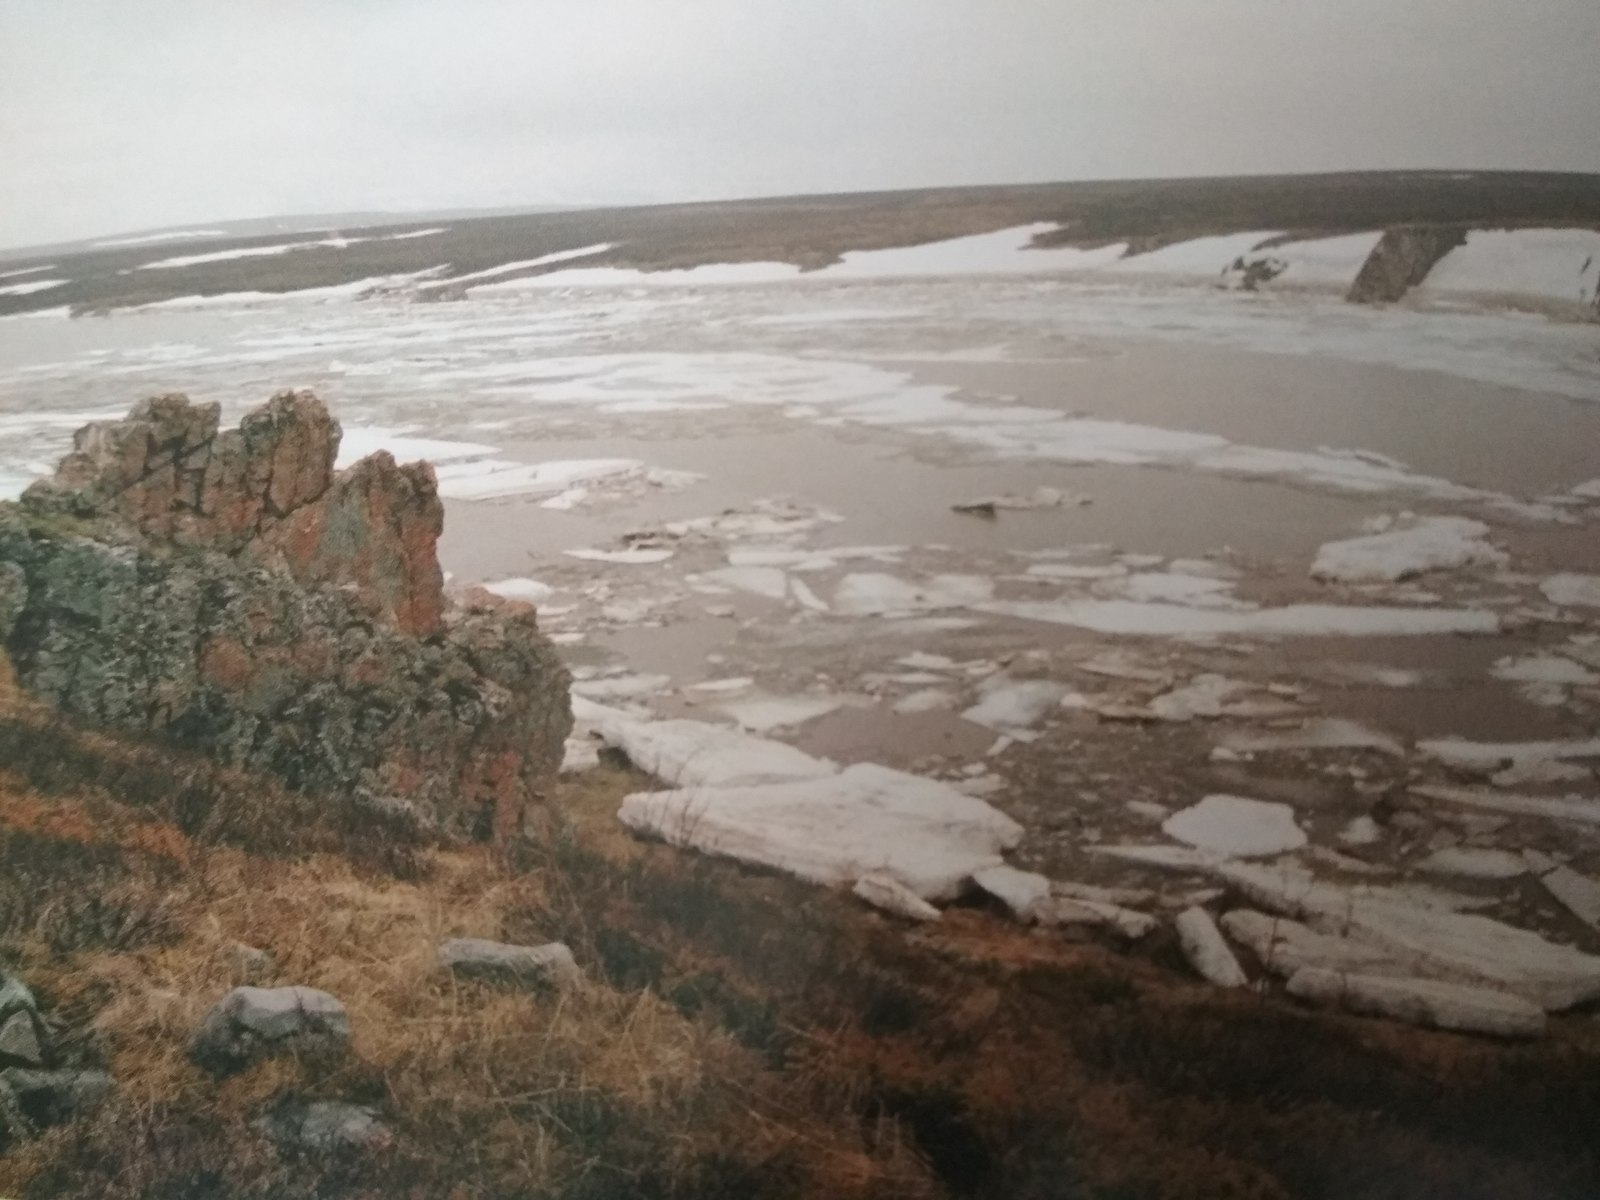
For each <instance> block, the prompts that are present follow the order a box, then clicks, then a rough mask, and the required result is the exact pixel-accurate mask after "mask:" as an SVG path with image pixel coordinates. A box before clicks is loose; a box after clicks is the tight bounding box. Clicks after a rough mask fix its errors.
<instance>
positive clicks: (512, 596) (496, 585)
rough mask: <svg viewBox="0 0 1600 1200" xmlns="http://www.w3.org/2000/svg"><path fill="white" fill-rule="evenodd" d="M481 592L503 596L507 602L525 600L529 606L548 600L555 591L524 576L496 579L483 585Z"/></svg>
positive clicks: (545, 584)
mask: <svg viewBox="0 0 1600 1200" xmlns="http://www.w3.org/2000/svg"><path fill="white" fill-rule="evenodd" d="M483 590H484V591H486V592H493V593H494V594H495V595H496V596H503V597H505V598H506V599H507V600H526V601H527V602H528V603H530V604H537V603H539V602H540V601H542V600H548V599H550V597H551V596H553V595H555V591H556V589H555V588H553V587H551V586H550V585H549V584H548V583H540V582H539V581H538V580H537V579H528V578H526V577H524V576H518V577H516V578H515V579H497V580H495V581H494V582H493V583H486V584H484V585H483Z"/></svg>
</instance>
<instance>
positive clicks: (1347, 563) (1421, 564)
mask: <svg viewBox="0 0 1600 1200" xmlns="http://www.w3.org/2000/svg"><path fill="white" fill-rule="evenodd" d="M1488 534H1489V527H1488V526H1487V525H1485V524H1484V523H1483V522H1482V521H1473V520H1469V519H1467V518H1466V517H1424V518H1422V519H1420V520H1417V521H1415V522H1414V523H1412V524H1411V525H1409V526H1408V527H1406V528H1402V529H1391V530H1388V531H1386V532H1384V533H1374V534H1369V535H1367V536H1365V537H1358V538H1350V539H1348V540H1346V541H1342V542H1327V543H1325V544H1324V545H1323V546H1322V548H1321V549H1320V550H1318V551H1317V557H1316V561H1315V562H1313V563H1312V564H1311V576H1312V578H1314V579H1321V580H1325V581H1329V582H1337V583H1395V582H1398V581H1399V580H1402V579H1411V578H1413V577H1414V576H1417V575H1422V574H1424V573H1426V572H1428V571H1445V570H1454V569H1456V568H1460V567H1468V566H1500V565H1502V564H1504V563H1505V562H1506V561H1507V558H1506V555H1505V553H1504V552H1503V551H1501V550H1498V549H1496V548H1495V547H1494V546H1492V545H1490V544H1489V543H1488V542H1487V541H1486V540H1485V538H1487V537H1488Z"/></svg>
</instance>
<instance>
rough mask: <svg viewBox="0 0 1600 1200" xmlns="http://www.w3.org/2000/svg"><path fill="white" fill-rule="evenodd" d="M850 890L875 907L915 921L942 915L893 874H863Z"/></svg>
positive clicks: (936, 917) (935, 919)
mask: <svg viewBox="0 0 1600 1200" xmlns="http://www.w3.org/2000/svg"><path fill="white" fill-rule="evenodd" d="M850 890H851V891H852V892H854V893H855V895H856V896H857V898H859V899H861V900H865V901H866V902H867V903H868V904H870V905H872V906H873V907H874V908H881V909H882V910H883V911H884V912H888V913H893V914H894V915H895V916H897V917H907V918H909V919H911V920H913V921H937V920H938V919H939V916H940V913H939V910H938V909H937V908H935V907H934V906H933V905H931V904H929V903H928V902H927V901H926V900H924V899H923V898H922V897H921V896H919V895H917V894H916V893H915V892H913V891H912V890H911V889H910V888H908V887H906V885H905V884H903V883H901V882H900V881H899V880H898V879H896V878H894V876H892V875H885V874H883V873H881V872H878V873H875V874H872V875H863V876H862V877H861V878H860V879H858V880H856V886H855V887H853V888H851V889H850Z"/></svg>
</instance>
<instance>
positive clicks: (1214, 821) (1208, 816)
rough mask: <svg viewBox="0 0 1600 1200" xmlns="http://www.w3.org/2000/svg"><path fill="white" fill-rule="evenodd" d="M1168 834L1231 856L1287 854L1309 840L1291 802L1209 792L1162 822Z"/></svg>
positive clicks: (1162, 827) (1247, 856)
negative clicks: (1252, 798) (1209, 793)
mask: <svg viewBox="0 0 1600 1200" xmlns="http://www.w3.org/2000/svg"><path fill="white" fill-rule="evenodd" d="M1161 829H1162V831H1163V832H1164V833H1166V834H1167V836H1168V837H1172V838H1176V839H1177V840H1178V841H1180V842H1187V843H1188V844H1189V845H1191V846H1194V847H1196V848H1197V849H1200V850H1209V851H1212V852H1213V853H1216V854H1221V855H1226V856H1229V857H1240V858H1252V857H1263V856H1266V855H1273V854H1283V853H1286V852H1287V851H1290V850H1298V849H1299V848H1300V847H1301V846H1304V845H1305V844H1306V835H1305V831H1304V830H1303V829H1301V828H1300V826H1299V825H1298V824H1296V823H1295V819H1294V809H1292V808H1290V807H1289V806H1288V805H1287V804H1278V803H1275V802H1273V801H1267V800H1250V799H1247V798H1245V797H1243V796H1225V795H1218V796H1207V797H1206V798H1205V799H1203V800H1201V801H1200V803H1198V804H1194V805H1191V806H1190V807H1188V808H1185V809H1183V810H1182V811H1180V812H1176V813H1173V814H1172V816H1170V817H1168V818H1167V819H1166V821H1165V822H1163V823H1162V826H1161Z"/></svg>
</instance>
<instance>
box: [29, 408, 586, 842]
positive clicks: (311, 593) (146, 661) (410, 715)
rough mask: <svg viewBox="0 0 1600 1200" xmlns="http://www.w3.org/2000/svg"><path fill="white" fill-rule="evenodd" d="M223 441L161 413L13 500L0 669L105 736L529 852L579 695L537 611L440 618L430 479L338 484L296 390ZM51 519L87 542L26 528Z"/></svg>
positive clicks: (383, 477) (317, 422) (438, 519)
mask: <svg viewBox="0 0 1600 1200" xmlns="http://www.w3.org/2000/svg"><path fill="white" fill-rule="evenodd" d="M217 425H218V410H217V407H216V406H215V405H193V404H190V403H189V402H188V401H187V400H186V399H184V398H183V397H182V396H162V397H157V398H156V399H153V400H147V401H145V402H143V403H141V404H140V405H139V406H138V407H136V408H135V409H134V410H133V412H132V413H130V414H129V416H128V417H127V418H126V419H125V420H122V421H107V422H100V423H97V424H95V425H91V426H88V427H86V428H85V429H83V430H81V431H80V432H79V434H78V435H77V437H76V438H75V440H74V444H73V450H72V453H70V454H69V455H68V456H67V457H66V458H65V459H64V460H63V461H62V464H61V466H60V469H59V470H58V471H57V473H56V476H55V478H54V479H52V480H48V481H45V482H43V483H41V484H36V485H35V486H34V487H33V488H31V489H29V492H28V494H27V495H26V496H25V497H24V501H23V504H22V511H21V512H18V510H17V509H16V507H14V506H12V505H7V504H0V649H4V651H5V652H6V653H5V654H0V662H5V661H7V659H8V657H9V661H10V662H11V663H13V664H14V665H15V667H16V674H17V678H18V682H20V683H21V685H22V686H23V687H24V688H26V689H27V690H28V691H30V692H32V693H33V694H35V695H37V696H39V697H40V698H42V699H45V700H47V701H49V702H51V703H54V704H56V705H58V706H60V707H61V708H62V709H63V710H64V711H66V712H68V713H70V714H71V715H73V716H74V717H76V718H78V719H81V720H85V721H88V722H90V723H92V724H95V725H99V726H103V727H108V728H119V729H134V730H138V731H141V732H145V733H150V734H155V735H157V736H162V737H166V738H169V739H172V740H173V741H176V742H177V743H179V744H181V745H184V746H187V747H190V748H193V749H197V750H201V751H203V752H205V753H207V754H209V755H211V756H213V757H214V758H216V759H217V760H219V761H221V762H226V763H229V764H232V765H236V766H239V767H243V768H246V769H251V770H262V771H266V772H270V773H272V774H275V775H277V776H279V777H281V778H282V779H283V780H284V781H285V782H286V783H287V784H288V785H289V786H291V787H294V788H298V789H302V790H305V791H309V792H315V793H319V794H325V795H329V796H341V795H342V796H346V797H351V798H356V799H362V798H365V799H373V800H379V801H387V800H391V799H399V800H404V801H405V802H406V803H407V804H409V805H412V806H414V807H416V808H417V809H419V810H420V811H423V812H425V813H427V814H429V815H431V816H432V817H433V818H434V819H436V820H437V821H439V822H440V823H441V824H442V825H445V826H448V827H451V828H455V829H457V830H460V831H462V832H466V833H471V834H476V835H479V836H483V837H489V836H497V837H506V836H510V835H511V834H513V833H514V832H515V831H516V830H517V829H518V828H520V827H521V825H522V823H523V821H524V819H525V817H526V815H527V813H528V812H529V810H530V807H531V806H533V805H535V804H537V803H538V802H539V801H540V800H541V798H542V797H543V796H545V795H547V794H548V786H549V784H550V781H551V780H553V779H554V777H555V773H556V769H557V766H558V765H559V763H560V761H561V752H562V744H563V741H564V739H565V738H566V735H567V733H568V731H569V730H570V729H571V724H572V716H571V708H570V703H569V699H568V685H569V683H570V677H569V676H568V674H567V672H566V670H565V669H564V668H563V667H562V665H561V662H560V660H559V658H558V657H557V655H556V653H555V649H554V647H553V646H551V644H550V642H549V641H548V640H547V639H546V638H545V637H544V636H543V635H542V634H541V633H540V632H539V629H538V624H537V618H536V615H535V613H534V611H533V609H532V608H531V607H530V606H528V605H522V604H518V603H516V602H513V601H505V600H501V599H500V598H498V597H493V596H489V594H488V593H483V596H482V597H481V598H480V600H479V601H477V602H474V603H471V604H469V605H467V606H465V607H464V608H462V609H458V610H454V611H451V612H450V613H448V614H447V613H446V612H445V603H444V588H443V583H444V581H443V574H442V572H441V571H440V568H439V561H438V556H437V553H436V548H437V544H438V540H439V535H440V533H441V531H442V529H443V525H444V509H443V506H442V505H441V504H440V502H439V496H438V489H437V486H436V483H435V478H434V473H433V468H432V467H430V466H428V465H427V464H425V463H418V464H414V465H408V466H399V465H397V464H396V463H395V461H394V460H393V458H391V457H390V456H389V455H388V454H382V453H380V454H374V455H372V456H370V457H368V458H366V459H363V460H362V461H361V462H359V463H357V464H355V465H354V466H353V467H351V468H349V469H348V470H346V471H340V472H336V471H335V470H334V469H333V464H334V461H335V457H336V455H337V453H338V447H339V437H340V429H339V425H338V423H337V422H336V421H335V420H334V419H333V418H332V417H331V416H330V415H329V414H328V412H327V410H326V409H325V408H324V407H323V406H322V404H321V403H320V402H319V401H318V400H317V399H316V398H315V397H313V396H311V395H310V394H308V393H304V392H298V393H293V392H286V393H283V394H281V395H278V396H275V397H274V398H273V399H272V400H271V401H270V402H269V403H268V404H266V405H265V406H263V407H262V408H260V409H257V410H256V411H255V412H253V413H251V414H250V415H249V416H247V417H246V418H245V419H244V421H243V422H242V423H241V425H240V427H239V428H238V429H236V430H230V431H227V432H219V431H218V428H217ZM59 512H65V513H68V514H71V515H74V516H78V517H83V518H90V519H92V523H91V524H90V525H89V526H88V527H87V528H88V529H89V530H90V531H91V533H90V536H87V537H84V536H76V535H63V534H61V533H60V532H59V526H58V525H57V524H56V523H54V522H50V521H36V520H29V519H28V517H29V514H30V513H33V514H44V513H59Z"/></svg>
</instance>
